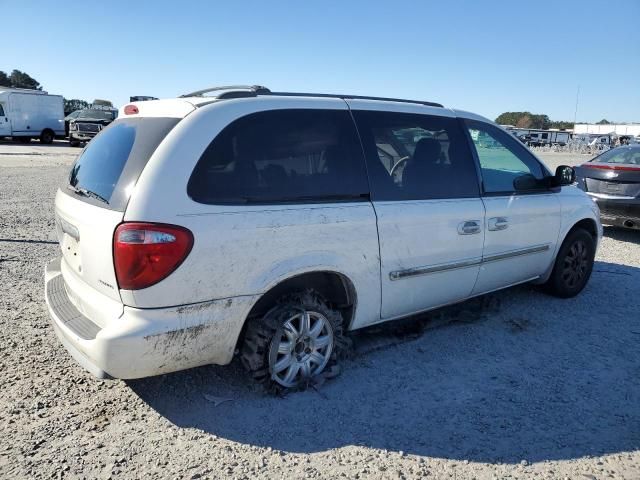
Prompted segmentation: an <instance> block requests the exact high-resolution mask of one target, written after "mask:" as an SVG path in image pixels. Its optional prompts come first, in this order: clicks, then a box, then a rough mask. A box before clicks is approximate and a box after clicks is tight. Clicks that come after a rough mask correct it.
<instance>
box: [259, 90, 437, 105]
mask: <svg viewBox="0 0 640 480" xmlns="http://www.w3.org/2000/svg"><path fill="white" fill-rule="evenodd" d="M258 94H259V95H260V94H262V93H261V92H258ZM264 94H265V95H274V96H281V97H321V98H341V99H343V100H378V101H382V102H400V103H417V104H420V105H426V106H428V107H439V108H444V105H442V104H440V103H436V102H425V101H423V100H406V99H402V98H388V97H368V96H364V95H342V94H337V93H298V92H265V93H264Z"/></svg>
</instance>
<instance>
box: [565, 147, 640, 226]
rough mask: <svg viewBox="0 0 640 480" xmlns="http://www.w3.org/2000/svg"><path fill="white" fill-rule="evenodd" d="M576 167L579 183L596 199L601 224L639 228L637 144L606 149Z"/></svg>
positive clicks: (639, 189)
mask: <svg viewBox="0 0 640 480" xmlns="http://www.w3.org/2000/svg"><path fill="white" fill-rule="evenodd" d="M575 171H576V180H577V182H578V186H579V187H580V188H581V189H582V190H584V191H585V192H587V193H588V194H589V195H590V196H591V198H592V199H593V200H594V201H595V202H597V203H598V206H599V207H600V218H601V219H602V223H603V224H604V225H616V226H619V227H626V228H635V229H640V145H638V144H636V145H625V146H622V147H618V148H614V149H612V150H608V151H606V152H604V153H601V154H600V155H598V156H597V157H595V158H594V159H592V160H590V161H588V162H587V163H583V164H582V165H580V166H578V167H575Z"/></svg>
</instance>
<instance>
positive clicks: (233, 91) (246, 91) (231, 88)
mask: <svg viewBox="0 0 640 480" xmlns="http://www.w3.org/2000/svg"><path fill="white" fill-rule="evenodd" d="M210 92H222V93H220V94H218V95H212V97H215V98H220V99H222V98H238V97H247V96H251V97H255V96H256V95H258V94H265V93H270V92H271V90H269V89H268V88H267V87H263V86H261V85H226V86H222V87H211V88H205V89H204V90H198V91H196V92H191V93H185V94H184V95H180V97H179V98H186V97H203V96H204V94H205V93H210Z"/></svg>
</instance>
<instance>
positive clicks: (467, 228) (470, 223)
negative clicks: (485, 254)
mask: <svg viewBox="0 0 640 480" xmlns="http://www.w3.org/2000/svg"><path fill="white" fill-rule="evenodd" d="M480 230H481V228H480V220H465V221H464V222H460V224H459V225H458V234H459V235H473V234H474V233H480Z"/></svg>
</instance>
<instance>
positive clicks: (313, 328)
mask: <svg viewBox="0 0 640 480" xmlns="http://www.w3.org/2000/svg"><path fill="white" fill-rule="evenodd" d="M248 322H249V323H248V324H247V330H246V333H245V337H244V343H243V345H242V349H241V361H242V364H243V365H244V367H245V368H246V369H247V370H248V371H249V373H250V375H251V376H252V377H253V378H254V379H255V380H256V381H258V382H260V383H263V384H264V385H265V387H266V388H267V390H270V391H272V392H275V393H281V392H283V391H286V390H297V389H300V388H304V387H305V386H307V385H308V384H309V383H310V382H312V381H313V380H314V378H317V377H319V376H321V375H333V374H335V373H336V372H337V361H338V358H339V355H340V353H341V351H342V350H343V349H344V347H345V346H346V344H347V342H346V340H345V338H344V333H343V320H342V315H341V314H340V312H339V311H337V310H335V309H333V308H331V307H330V306H329V305H328V304H327V302H326V301H325V300H324V299H323V298H321V297H320V296H319V295H318V294H316V293H315V292H313V291H306V292H302V293H295V294H292V295H288V296H286V297H284V298H282V299H281V300H280V301H279V302H277V304H276V305H275V306H274V307H273V308H272V309H271V310H269V311H268V312H267V314H266V315H265V316H264V317H261V318H252V319H250V320H248Z"/></svg>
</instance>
